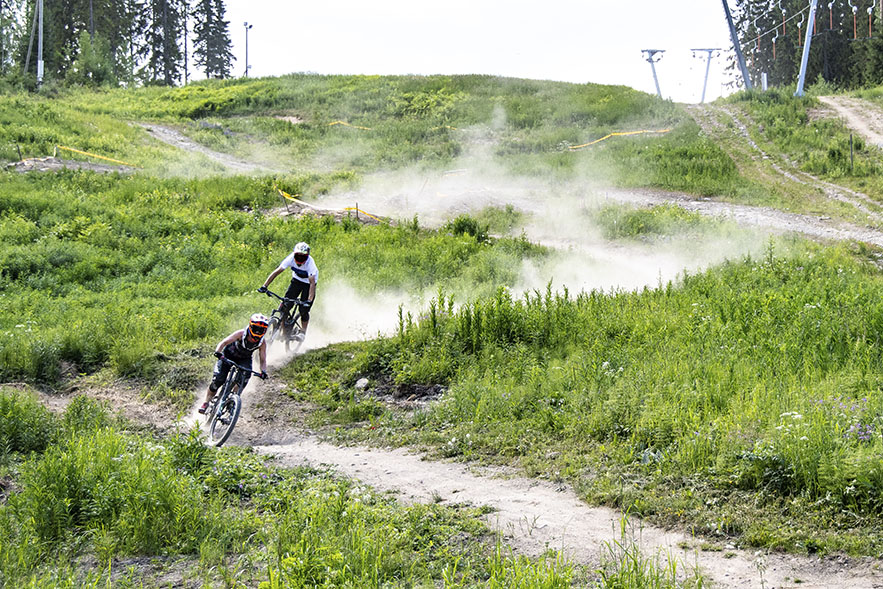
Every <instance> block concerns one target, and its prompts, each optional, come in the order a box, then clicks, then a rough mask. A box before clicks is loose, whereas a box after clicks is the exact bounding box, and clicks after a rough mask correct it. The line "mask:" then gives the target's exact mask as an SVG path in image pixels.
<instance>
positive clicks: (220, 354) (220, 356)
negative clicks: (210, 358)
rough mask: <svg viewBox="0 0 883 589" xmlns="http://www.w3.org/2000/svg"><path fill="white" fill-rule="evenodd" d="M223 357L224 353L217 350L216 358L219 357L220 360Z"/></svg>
mask: <svg viewBox="0 0 883 589" xmlns="http://www.w3.org/2000/svg"><path fill="white" fill-rule="evenodd" d="M223 357H224V354H222V353H221V352H217V351H216V352H215V358H217V359H218V360H220V359H221V358H223Z"/></svg>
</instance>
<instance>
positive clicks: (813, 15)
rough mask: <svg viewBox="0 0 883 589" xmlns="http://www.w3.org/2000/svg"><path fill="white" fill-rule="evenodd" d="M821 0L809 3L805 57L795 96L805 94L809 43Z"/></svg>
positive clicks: (804, 44) (801, 65) (801, 61)
mask: <svg viewBox="0 0 883 589" xmlns="http://www.w3.org/2000/svg"><path fill="white" fill-rule="evenodd" d="M818 3H819V0H812V2H811V3H810V5H809V23H810V24H809V26H808V27H806V41H805V42H804V43H803V58H801V60H800V75H799V76H798V77H797V91H796V92H795V93H794V96H803V84H804V82H806V64H807V62H808V61H809V44H810V42H811V41H812V28H813V23H814V22H815V21H816V8H817V6H818Z"/></svg>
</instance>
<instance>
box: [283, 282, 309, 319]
mask: <svg viewBox="0 0 883 589" xmlns="http://www.w3.org/2000/svg"><path fill="white" fill-rule="evenodd" d="M285 298H286V299H300V300H302V301H308V300H309V299H310V283H309V282H301V281H300V280H292V281H291V284H289V285H288V290H286V291H285ZM313 302H315V301H313ZM280 308H283V309H284V310H285V311H286V312H288V311H290V310H291V303H282V305H280ZM300 316H301V318H302V319H303V320H304V321H309V320H310V308H309V307H301V308H300Z"/></svg>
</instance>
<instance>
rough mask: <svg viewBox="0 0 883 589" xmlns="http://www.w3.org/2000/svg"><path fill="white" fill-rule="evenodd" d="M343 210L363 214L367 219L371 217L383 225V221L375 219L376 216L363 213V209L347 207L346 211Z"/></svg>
mask: <svg viewBox="0 0 883 589" xmlns="http://www.w3.org/2000/svg"><path fill="white" fill-rule="evenodd" d="M343 210H345V211H356V212H357V213H362V214H363V215H365V216H366V217H371V218H372V219H374V220H375V221H377V222H378V223H383V220H382V219H378V218H377V217H375V216H374V215H372V214H371V213H366V212H365V211H363V210H362V209H359V208H356V207H347V208H345V209H343Z"/></svg>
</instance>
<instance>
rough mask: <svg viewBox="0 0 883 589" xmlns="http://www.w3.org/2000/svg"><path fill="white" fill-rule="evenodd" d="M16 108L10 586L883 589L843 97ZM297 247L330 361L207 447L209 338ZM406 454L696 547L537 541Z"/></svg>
mask: <svg viewBox="0 0 883 589" xmlns="http://www.w3.org/2000/svg"><path fill="white" fill-rule="evenodd" d="M851 100H854V101H859V100H864V102H862V103H861V104H863V105H864V106H863V108H865V109H868V110H870V109H874V108H878V107H876V106H874V104H873V102H872V100H873V98H872V97H871V95H870V94H869V95H868V96H866V97H864V98H861V97H853V98H851ZM0 119H2V120H3V123H4V124H3V125H2V126H0V133H2V134H4V136H5V141H2V142H0V146H3V147H2V148H0V157H3V158H5V160H6V161H7V163H9V164H13V165H10V166H9V167H8V168H7V172H6V174H5V175H4V177H3V179H2V182H0V242H2V245H3V247H2V250H0V296H2V300H3V303H4V304H3V305H2V306H0V380H2V381H3V382H5V383H7V384H5V385H0V414H2V415H3V416H4V418H3V421H2V424H0V447H3V448H4V450H3V453H2V461H0V485H2V499H0V501H2V503H0V563H2V566H0V570H2V571H3V573H2V574H0V585H4V586H6V585H8V586H19V585H20V584H21V583H22V582H24V580H26V579H32V581H31V582H32V585H33V586H47V587H49V586H58V585H63V584H65V583H67V584H76V585H82V584H86V585H93V586H98V585H105V584H106V583H108V582H109V583H110V584H112V585H115V586H128V585H127V584H131V583H138V582H140V583H144V584H145V586H154V585H156V586H160V585H165V584H168V583H170V582H171V583H172V584H177V585H182V586H202V585H203V584H206V585H209V586H235V585H236V583H237V582H238V583H242V584H244V585H245V586H257V584H258V583H260V582H262V581H263V582H264V583H266V586H268V587H276V586H280V587H281V586H315V585H316V584H317V583H320V582H321V583H325V584H326V585H327V586H342V587H343V586H366V585H367V586H381V585H383V586H491V587H493V586H507V587H511V586H519V587H564V586H571V585H574V584H576V585H590V584H596V585H597V586H603V587H614V586H617V587H638V586H647V584H648V583H650V582H651V581H650V579H652V583H653V584H654V586H660V587H668V586H684V585H697V586H698V585H700V584H702V583H705V584H708V583H709V582H716V583H719V584H727V581H726V580H725V577H724V576H723V575H724V574H731V575H734V576H733V577H730V580H731V581H732V579H738V582H739V583H745V584H746V586H748V585H754V584H756V583H757V582H758V580H760V582H762V583H764V582H771V583H774V584H776V586H779V585H781V584H785V583H798V582H800V581H804V582H806V581H808V582H809V583H810V585H809V586H846V585H845V584H844V585H837V583H839V582H841V581H842V582H843V583H846V584H848V585H849V586H871V585H872V584H873V583H876V582H879V579H878V577H877V575H878V573H877V572H876V565H877V564H878V560H877V559H878V558H879V557H880V552H881V549H880V546H881V545H883V542H881V541H883V537H881V535H880V532H879V529H880V526H879V524H880V518H881V515H883V513H881V505H880V500H879V497H880V489H881V486H883V460H881V458H880V456H881V452H880V450H881V445H883V438H881V431H883V422H881V415H883V393H881V391H880V385H879V383H880V380H879V376H878V375H879V374H880V372H881V371H880V369H881V366H880V359H879V354H878V349H879V348H878V346H879V335H878V334H879V333H880V329H879V326H880V317H881V309H880V303H879V301H880V300H881V296H880V289H881V288H883V281H881V278H880V268H879V261H880V251H879V249H878V248H879V247H880V245H881V244H883V233H881V231H880V224H879V223H880V219H881V203H883V184H881V183H880V181H879V176H880V175H879V170H880V163H881V153H880V151H879V149H878V148H877V147H876V146H874V145H873V144H872V142H871V141H870V140H869V139H866V138H865V137H864V136H862V135H861V134H860V131H861V129H858V128H855V129H853V128H850V127H849V126H847V124H853V125H854V123H850V120H849V119H848V118H847V119H846V123H844V122H843V121H841V120H840V119H839V118H838V116H837V113H836V112H834V111H832V110H828V109H827V108H825V107H823V106H822V105H820V103H819V102H818V101H817V100H816V99H815V98H805V99H794V98H791V97H790V96H789V95H788V94H787V93H786V92H781V93H780V92H770V93H768V94H743V95H737V96H735V97H733V98H731V99H728V100H726V101H723V102H718V103H715V104H712V105H705V106H701V107H699V106H696V107H689V108H684V107H682V106H680V105H675V104H672V103H669V102H663V101H659V100H657V99H656V98H654V97H651V96H647V95H644V94H641V93H638V92H635V91H633V90H630V89H627V88H618V87H604V86H596V85H572V84H562V83H551V82H535V81H530V80H513V79H499V78H492V77H487V76H459V77H427V78H420V77H364V76H356V77H333V76H331V77H326V76H310V75H295V76H287V77H283V78H278V79H258V80H239V81H232V82H231V81H227V82H203V83H198V84H193V85H190V86H187V87H184V88H175V89H168V88H143V89H138V90H107V91H101V92H86V91H79V90H77V91H74V90H71V91H65V92H64V93H63V94H60V95H58V96H53V97H39V96H33V95H25V94H21V95H7V96H3V97H0ZM850 133H853V135H852V139H851V142H850V137H851V135H850ZM599 140H600V141H599ZM850 145H851V151H850ZM72 150H76V151H72ZM19 151H20V152H21V154H22V156H23V157H25V158H39V159H42V158H45V157H47V156H50V155H53V154H56V155H58V156H60V160H59V159H56V160H52V161H51V162H49V163H52V164H53V165H55V164H56V163H57V164H58V165H67V166H68V169H66V170H60V171H58V170H52V171H47V172H35V171H26V170H25V168H27V167H29V166H25V165H23V164H21V163H18V164H16V162H17V161H18V160H19V157H18V153H19ZM90 154H91V155H90ZM95 156H102V158H109V159H110V160H112V161H108V160H107V159H100V158H96V157H95ZM32 163H33V165H35V166H38V165H39V162H37V161H34V162H32ZM43 163H44V164H45V163H47V162H45V161H44V162H43ZM86 163H89V165H88V166H87V165H85V164H86ZM98 163H100V164H101V166H103V167H102V169H100V170H96V169H88V168H90V167H93V168H94V167H95V166H94V165H93V164H98ZM78 168H79V169H78ZM284 195H289V196H291V195H293V198H295V199H296V200H291V199H286V198H285V196H284ZM355 209H358V214H357V212H356V210H355ZM366 212H367V213H368V214H369V215H370V216H366V215H365V213H366ZM378 221H379V222H378ZM301 240H303V241H308V242H309V243H310V244H311V246H312V247H313V251H314V254H315V256H316V259H317V261H318V263H319V264H320V267H321V282H320V285H321V286H320V289H319V295H318V297H317V306H316V311H315V319H314V321H313V323H312V324H311V328H310V333H309V336H308V341H307V344H308V345H307V351H306V353H305V354H302V355H298V356H295V357H293V358H288V357H284V356H282V355H281V354H274V356H273V358H272V371H271V372H272V378H271V380H270V381H268V382H267V383H257V384H255V385H253V386H252V388H251V390H250V391H249V392H248V393H247V394H246V397H245V400H246V406H245V411H244V414H243V417H242V421H241V422H240V424H239V425H238V426H237V430H236V432H234V437H233V438H232V440H231V442H232V444H233V446H236V447H231V448H229V449H227V448H225V449H222V450H216V449H212V448H207V447H206V446H204V445H203V444H202V442H201V441H200V440H199V437H198V432H197V431H196V430H192V431H190V432H189V433H188V427H189V424H190V423H192V420H191V417H192V413H193V403H194V399H195V398H196V396H197V395H198V394H199V395H201V394H202V390H204V389H203V387H204V386H205V382H206V379H207V377H208V376H209V374H210V370H211V366H212V364H213V358H211V350H212V349H213V347H214V345H215V344H216V342H217V341H218V340H220V339H221V338H222V337H224V336H225V335H227V334H228V333H229V332H230V331H232V330H233V329H236V328H238V327H240V326H241V324H242V322H243V320H244V318H247V317H248V315H250V314H251V313H252V312H254V310H256V309H259V310H262V311H265V312H268V311H269V310H270V309H271V308H272V303H271V302H270V301H269V300H268V299H266V298H264V297H262V296H260V295H258V294H257V293H256V292H255V289H256V288H257V286H259V285H260V284H261V282H262V281H263V279H264V278H265V277H266V276H267V274H269V272H270V271H272V270H273V268H275V267H276V265H277V264H278V263H279V261H280V260H281V259H282V258H283V257H284V256H285V255H286V254H287V253H288V252H289V251H290V249H291V247H292V246H293V244H294V243H295V242H296V241H301ZM279 282H280V284H278V285H276V286H278V287H279V288H283V286H284V285H283V284H281V282H282V279H281V278H280V279H279ZM102 401H105V402H109V405H107V406H105V407H102V406H101V402H102ZM46 407H48V408H50V409H52V410H53V411H54V412H50V411H47V409H46ZM117 413H119V414H120V416H119V417H118V416H117V415H116V414H117ZM179 417H183V418H184V419H183V420H182V421H181V422H179V423H177V424H176V419H177V418H179ZM319 438H321V439H323V440H325V442H326V443H327V442H336V443H348V444H361V445H367V446H372V447H375V448H377V449H376V450H368V449H364V448H363V449H361V450H351V451H346V450H342V454H341V457H340V458H332V455H334V452H332V450H331V449H330V447H324V446H322V445H321V444H320V443H319V442H318V439H319ZM292 442H296V443H294V444H292ZM255 446H261V448H260V453H255V452H253V451H250V449H251V448H252V447H255ZM313 447H315V448H317V449H316V450H314V451H308V450H305V449H309V448H313ZM387 447H402V448H411V449H419V450H420V451H422V452H423V453H425V455H426V456H427V457H429V458H431V459H433V460H439V459H448V460H456V461H462V462H464V463H467V464H471V465H483V466H484V468H491V469H495V470H497V471H498V470H499V469H503V471H504V472H506V473H508V474H509V475H510V476H516V477H519V479H518V480H519V481H521V480H522V479H521V478H520V477H528V478H530V477H533V478H536V479H541V480H544V481H548V482H551V483H552V485H553V486H556V487H558V488H560V489H562V490H566V491H567V492H568V493H572V496H571V495H568V500H569V501H575V502H577V503H579V502H582V503H579V505H581V506H582V507H572V508H573V509H582V508H585V509H593V507H591V506H606V507H609V508H613V509H614V510H616V511H612V512H609V513H610V514H611V515H609V516H606V517H609V518H611V519H610V521H616V519H617V518H618V517H620V515H621V514H628V515H627V517H628V518H629V519H631V520H632V523H635V522H640V523H639V524H636V525H639V526H648V527H647V537H648V538H662V537H663V536H665V535H662V534H661V535H658V536H657V535H656V534H657V531H658V530H656V529H655V528H650V527H649V526H661V527H666V528H669V529H671V530H672V533H673V534H674V535H669V536H665V538H666V539H665V540H655V539H654V540H647V541H644V540H641V539H640V538H635V537H633V536H632V535H631V533H630V532H629V530H631V529H632V528H631V526H629V525H627V524H626V523H625V522H623V524H622V525H623V531H622V534H619V533H612V534H610V535H609V536H605V537H603V538H601V537H599V536H598V535H591V536H588V537H584V538H582V539H581V540H579V545H580V546H590V547H591V548H590V549H588V550H583V551H582V552H580V551H579V550H576V549H575V548H576V546H575V545H574V544H571V543H569V542H568V541H567V540H566V537H568V536H569V535H568V534H566V533H563V532H562V531H561V530H560V529H559V528H557V527H554V525H553V527H551V528H549V529H548V530H546V531H545V532H543V533H542V534H540V533H539V532H537V533H536V537H534V533H533V530H534V528H535V527H536V526H537V525H540V524H539V523H538V522H539V520H535V521H534V523H533V524H531V523H530V522H527V521H526V522H525V526H524V529H522V531H521V532H518V531H515V530H513V529H509V530H507V529H504V528H502V527H499V526H500V523H499V522H507V521H508V522H509V524H507V525H509V526H510V528H514V527H520V526H515V524H513V523H512V522H517V521H518V520H519V517H521V516H520V515H519V514H518V512H517V507H512V506H511V504H509V506H506V504H504V503H502V502H498V501H497V499H498V498H495V497H491V496H488V497H487V498H486V500H481V499H476V498H474V497H475V494H474V493H473V490H474V489H475V487H476V486H477V487H481V488H485V487H486V488H491V486H490V485H486V484H483V483H481V482H480V481H479V482H475V481H471V479H468V478H467V477H466V476H465V475H458V474H456V472H457V471H456V469H453V468H447V467H445V466H443V465H439V466H438V468H439V469H441V470H442V472H444V473H446V474H444V475H442V476H443V477H451V476H453V477H458V478H457V479H456V482H454V484H453V490H451V489H450V488H447V487H442V486H441V485H440V484H439V486H436V487H434V488H433V489H430V490H428V491H427V490H422V491H417V490H415V489H410V490H409V488H408V487H409V486H413V485H414V484H415V483H413V481H412V479H409V478H406V477H405V475H406V473H407V472H411V474H413V472H414V471H415V470H417V471H418V472H425V475H426V477H429V476H430V470H429V469H430V468H432V467H431V466H429V465H427V467H426V468H427V470H426V471H420V470H419V469H420V468H422V467H421V466H419V464H416V463H414V462H408V463H407V465H406V466H403V467H402V470H401V472H399V471H398V470H397V469H396V467H395V466H394V464H395V463H396V459H395V455H396V454H395V453H393V452H390V453H387V454H384V453H383V452H384V450H383V448H387ZM298 448H301V449H302V450H298ZM323 448H324V449H323ZM370 452H378V453H377V454H371V456H372V459H371V460H370V462H372V463H373V468H374V469H376V470H377V472H375V471H372V470H371V468H372V467H369V466H367V464H368V463H367V462H365V463H364V464H363V468H362V469H361V470H359V469H349V468H347V463H348V462H351V461H353V460H356V458H355V456H356V455H359V453H364V454H365V455H366V456H367V455H368V454H369V453H370ZM272 454H282V455H289V458H288V459H283V460H282V461H281V462H276V463H273V462H270V461H269V459H268V458H266V457H265V456H266V455H272ZM305 459H306V460H307V461H308V462H307V463H306V464H305V465H302V461H303V460H305ZM387 461H388V463H387ZM322 463H328V464H332V463H336V464H337V465H338V469H340V471H341V472H343V473H346V474H347V475H348V476H349V477H352V478H343V477H338V476H337V475H334V474H332V473H331V472H329V471H328V470H326V469H324V468H323V467H321V464H322ZM362 477H364V478H365V480H370V481H371V485H372V486H373V487H375V489H368V488H367V487H365V486H364V484H363V482H360V480H359V479H360V478H362ZM399 477H402V478H399ZM382 479H388V480H387V482H386V483H381V482H379V481H380V480H382ZM408 481H412V482H408ZM458 484H459V485H462V486H464V489H463V495H462V497H470V499H468V500H465V501H468V503H463V502H461V501H459V500H458V499H457V493H459V491H457V485H458ZM518 484H523V485H524V486H525V487H527V488H531V487H532V486H533V483H531V482H529V480H525V482H522V483H518ZM544 484H545V483H544ZM465 486H470V488H466V487H465ZM494 488H498V489H500V490H499V491H497V492H498V493H499V494H500V496H501V497H502V495H503V494H505V493H506V492H508V491H507V490H506V489H507V488H508V487H506V483H501V485H500V486H497V487H494ZM385 489H399V490H402V491H403V492H404V494H403V496H404V497H407V496H408V495H413V496H415V497H418V496H419V497H422V501H421V500H416V501H414V502H410V501H402V502H397V501H395V500H393V499H391V498H389V497H387V496H386V495H384V494H383V491H384V490H385ZM442 489H447V490H442ZM510 490H511V489H510ZM455 491H457V492H455ZM478 496H479V497H480V496H481V495H480V493H479V494H478ZM554 496H555V493H554V492H553V493H550V494H549V495H548V497H547V498H546V499H543V500H541V502H540V503H539V504H538V505H539V508H538V509H539V512H538V513H543V508H544V505H545V507H546V508H547V509H548V513H550V514H551V513H553V512H554V509H558V508H559V507H558V506H556V507H555V508H553V506H552V503H551V502H554V501H555V499H554ZM501 497H500V499H501ZM522 500H526V501H531V500H532V499H518V500H516V501H515V505H517V504H518V502H519V501H522ZM542 501H546V502H547V503H545V504H544V503H542ZM494 509H499V510H500V512H499V514H498V515H497V516H496V517H495V516H494V513H493V510H494ZM568 509H570V508H568ZM525 513H528V511H525ZM536 517H541V516H536ZM580 517H585V518H588V519H586V520H584V521H589V520H591V518H594V517H600V516H598V515H597V514H592V513H590V512H586V514H583V515H581V516H580ZM543 525H545V524H543ZM556 525H557V524H556ZM566 526H567V524H566V523H565V524H564V527H565V528H566ZM495 530H496V532H501V533H502V536H495V535H494V534H495ZM685 531H687V532H688V533H686V534H684V532H685ZM545 534H548V535H545ZM599 534H600V532H599ZM678 534H681V535H678ZM538 538H546V540H545V542H546V544H545V545H543V541H540V540H538ZM28 547H31V548H30V549H29V548H28ZM659 548H662V549H663V550H665V551H666V552H665V553H664V554H663V555H662V556H659V555H657V554H656V550H657V549H659ZM678 550H685V551H687V552H684V553H683V554H681V553H679V552H678ZM755 550H761V551H772V552H773V553H772V554H769V555H767V556H764V557H763V560H762V561H759V560H757V557H756V556H753V555H752V551H755ZM558 551H560V554H559V553H558ZM778 552H783V553H785V554H786V556H782V555H781V554H776V553H778ZM806 554H820V555H822V556H824V558H823V559H821V560H818V559H805V558H803V557H802V556H801V555H806ZM860 557H863V558H866V559H868V560H862V561H860V560H854V559H858V558H860ZM768 562H769V563H775V566H772V567H770V568H769V569H767V564H766V563H768ZM727 563H729V564H727ZM694 565H695V566H698V567H699V569H698V570H694ZM728 567H729V568H728ZM844 569H846V570H848V571H849V574H848V575H844V573H843V570H844ZM727 571H729V572H727ZM237 578H238V579H241V580H240V581H234V580H233V579H237ZM700 579H704V581H703V580H700ZM803 586H807V585H803Z"/></svg>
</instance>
